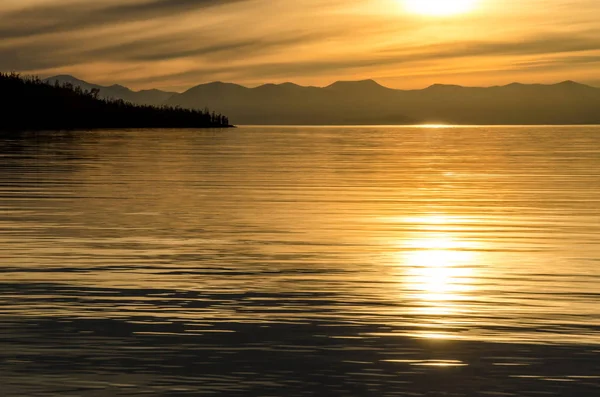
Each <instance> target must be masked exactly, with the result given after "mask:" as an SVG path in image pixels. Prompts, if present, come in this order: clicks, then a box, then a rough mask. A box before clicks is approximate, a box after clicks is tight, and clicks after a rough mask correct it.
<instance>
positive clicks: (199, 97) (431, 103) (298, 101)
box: [46, 76, 600, 125]
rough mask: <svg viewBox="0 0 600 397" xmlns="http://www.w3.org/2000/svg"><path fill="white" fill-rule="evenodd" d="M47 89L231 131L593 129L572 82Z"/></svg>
mask: <svg viewBox="0 0 600 397" xmlns="http://www.w3.org/2000/svg"><path fill="white" fill-rule="evenodd" d="M46 81H50V82H53V81H59V82H61V83H64V82H69V83H71V84H73V85H79V86H81V87H82V88H86V89H89V88H98V89H100V95H101V96H102V97H105V98H120V99H123V100H126V101H130V102H134V103H139V104H151V105H170V106H180V107H184V108H199V109H204V108H206V107H208V108H210V109H211V110H214V111H217V112H219V113H222V114H225V115H227V116H229V119H230V120H231V121H232V122H233V123H234V124H281V125H291V124H298V125H318V124H340V125H351V124H379V125H381V124H423V123H426V124H437V123H441V124H507V125H511V124H512V125H514V124H554V125H560V124H600V88H596V87H592V86H588V85H585V84H580V83H576V82H574V81H564V82H562V83H558V84H549V85H545V84H519V83H513V84H509V85H504V86H493V87H463V86H458V85H444V84H435V85H432V86H430V87H427V88H425V89H422V90H398V89H391V88H387V87H384V86H382V85H380V84H378V83H377V82H375V81H373V80H363V81H339V82H336V83H334V84H331V85H329V86H327V87H304V86H299V85H296V84H293V83H284V84H265V85H262V86H259V87H255V88H248V87H244V86H241V85H238V84H232V83H222V82H213V83H208V84H201V85H198V86H196V87H193V88H191V89H189V90H187V91H185V92H183V93H175V92H165V91H160V90H144V91H132V90H130V89H128V88H126V87H123V86H120V85H112V86H109V87H104V86H98V85H95V84H90V83H87V82H85V81H82V80H79V79H76V78H74V77H72V76H54V77H50V78H48V79H46Z"/></svg>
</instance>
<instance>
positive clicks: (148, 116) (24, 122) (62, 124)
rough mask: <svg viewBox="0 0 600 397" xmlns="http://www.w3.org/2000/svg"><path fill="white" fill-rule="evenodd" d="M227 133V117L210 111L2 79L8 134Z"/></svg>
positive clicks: (1, 126)
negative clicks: (177, 130) (108, 131)
mask: <svg viewBox="0 0 600 397" xmlns="http://www.w3.org/2000/svg"><path fill="white" fill-rule="evenodd" d="M227 127H232V126H231V125H230V123H229V119H228V118H227V117H226V116H224V115H221V114H218V113H215V112H210V111H209V110H208V109H205V110H198V109H183V108H180V107H173V106H150V105H139V104H133V103H130V102H126V101H124V100H122V99H112V98H100V97H99V90H98V89H91V90H85V89H82V88H81V87H78V86H74V85H73V84H69V83H63V84H60V83H58V82H55V83H54V84H50V83H48V82H44V81H42V80H41V79H39V78H37V77H23V76H21V75H19V74H16V73H0V130H3V131H42V130H89V129H102V128H227Z"/></svg>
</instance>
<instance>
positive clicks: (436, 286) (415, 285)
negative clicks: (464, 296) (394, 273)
mask: <svg viewBox="0 0 600 397" xmlns="http://www.w3.org/2000/svg"><path fill="white" fill-rule="evenodd" d="M410 245H411V246H413V247H414V249H415V250H414V251H411V252H409V253H408V255H407V256H406V258H405V260H406V262H405V264H406V265H407V266H408V267H409V269H408V274H407V276H408V280H406V281H408V283H409V285H410V286H411V289H413V290H415V291H418V292H419V293H418V297H419V298H420V299H422V300H425V301H456V300H460V298H461V296H460V294H461V293H462V292H466V291H468V290H470V287H469V286H468V285H467V283H468V278H469V277H470V276H471V275H472V273H473V270H472V268H470V267H468V265H469V263H470V262H471V261H472V259H473V254H472V253H471V252H468V251H464V250H462V249H463V248H460V246H459V245H460V244H459V243H458V242H456V241H453V240H452V239H450V238H446V237H443V236H440V237H433V238H427V239H423V240H413V241H411V242H410Z"/></svg>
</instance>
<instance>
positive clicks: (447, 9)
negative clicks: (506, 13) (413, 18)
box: [404, 0, 477, 17]
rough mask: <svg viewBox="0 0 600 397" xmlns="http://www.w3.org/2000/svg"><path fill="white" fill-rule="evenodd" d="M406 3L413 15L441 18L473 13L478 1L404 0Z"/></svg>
mask: <svg viewBox="0 0 600 397" xmlns="http://www.w3.org/2000/svg"><path fill="white" fill-rule="evenodd" d="M404 3H405V6H406V9H407V10H408V11H409V12H411V13H414V14H420V15H428V16H438V17H440V16H450V15H458V14H464V13H467V12H469V11H472V10H473V9H474V8H475V6H476V5H477V0H404Z"/></svg>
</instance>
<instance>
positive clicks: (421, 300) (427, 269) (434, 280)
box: [400, 215, 476, 338]
mask: <svg viewBox="0 0 600 397" xmlns="http://www.w3.org/2000/svg"><path fill="white" fill-rule="evenodd" d="M453 221H456V219H451V218H445V217H443V216H437V215H436V216H430V217H423V218H418V219H417V218H413V219H411V220H410V221H409V223H411V224H413V225H416V226H417V227H418V229H419V230H418V231H417V232H415V234H414V236H413V238H411V239H408V240H405V242H404V243H403V244H402V252H403V253H402V258H401V262H400V263H401V264H402V267H403V272H402V273H403V280H402V283H403V285H404V289H405V291H406V292H407V293H408V296H409V298H411V300H413V309H414V313H415V314H416V315H417V318H418V319H419V320H418V325H419V327H422V328H423V331H424V332H419V333H418V336H420V337H427V338H430V337H433V336H432V335H435V337H437V338H443V337H445V336H446V335H447V333H445V332H444V329H446V328H449V327H451V326H452V325H453V324H455V323H456V321H458V316H460V314H461V313H464V312H465V311H466V310H468V305H467V304H466V303H465V301H466V300H467V298H468V296H469V295H471V294H472V291H473V289H474V284H473V280H474V276H475V272H474V264H475V263H474V262H475V259H476V258H475V251H474V248H475V247H474V246H473V243H470V242H468V241H463V240H459V239H456V238H454V237H453V236H456V235H457V232H460V230H457V228H458V226H457V225H458V224H459V222H453ZM445 230H448V231H445ZM431 329H435V330H436V331H435V332H434V333H431V332H425V331H426V330H429V331H431Z"/></svg>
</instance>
